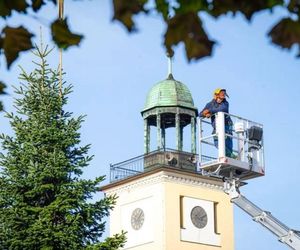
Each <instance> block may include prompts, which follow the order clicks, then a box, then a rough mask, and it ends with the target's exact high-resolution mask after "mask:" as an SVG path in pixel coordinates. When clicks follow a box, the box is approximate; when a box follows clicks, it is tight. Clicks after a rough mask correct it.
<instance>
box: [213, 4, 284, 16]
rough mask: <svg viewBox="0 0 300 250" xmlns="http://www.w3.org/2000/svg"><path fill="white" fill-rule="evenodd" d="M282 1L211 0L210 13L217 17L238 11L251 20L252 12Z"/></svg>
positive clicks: (269, 7)
mask: <svg viewBox="0 0 300 250" xmlns="http://www.w3.org/2000/svg"><path fill="white" fill-rule="evenodd" d="M283 3H284V1H283V0H266V1H262V0H251V1H249V0H222V1H220V0H213V1H212V4H211V6H212V9H211V11H210V13H211V14H212V15H213V16H215V17H218V16H220V15H222V14H226V13H228V12H231V13H233V14H236V13H237V12H240V13H242V14H243V15H244V16H245V17H246V18H247V19H248V20H251V18H252V16H253V14H255V13H257V12H259V11H261V10H265V9H271V8H272V7H274V6H276V5H282V4H283Z"/></svg>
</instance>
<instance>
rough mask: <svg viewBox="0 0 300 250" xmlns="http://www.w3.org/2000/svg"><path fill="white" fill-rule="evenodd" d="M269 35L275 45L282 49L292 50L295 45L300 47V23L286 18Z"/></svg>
mask: <svg viewBox="0 0 300 250" xmlns="http://www.w3.org/2000/svg"><path fill="white" fill-rule="evenodd" d="M268 35H269V36H270V37H271V39H272V42H273V43H275V44H277V45H279V46H280V47H282V48H287V49H290V48H291V47H292V46H293V45H294V44H298V45H299V46H300V22H299V21H294V20H292V19H290V18H284V19H282V20H281V21H279V23H277V24H276V25H275V26H274V27H273V28H272V30H271V31H270V32H269V34H268ZM298 56H300V52H299V54H298Z"/></svg>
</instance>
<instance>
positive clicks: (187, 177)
mask: <svg viewBox="0 0 300 250" xmlns="http://www.w3.org/2000/svg"><path fill="white" fill-rule="evenodd" d="M160 182H170V183H177V184H185V185H190V186H200V187H204V188H208V189H214V190H220V191H223V183H222V182H221V181H220V180H211V179H208V178H207V177H204V176H202V175H200V174H199V175H197V174H189V173H186V172H182V173H178V172H174V171H168V170H161V171H159V172H155V173H153V174H150V175H147V176H141V177H140V178H138V179H134V180H132V181H129V182H126V183H120V185H117V184H115V185H114V186H113V187H111V188H109V189H106V190H105V193H106V195H112V194H118V193H121V192H124V191H130V190H132V189H136V188H139V187H141V186H149V185H154V184H157V183H160Z"/></svg>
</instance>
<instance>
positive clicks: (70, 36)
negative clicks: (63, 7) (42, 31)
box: [51, 18, 83, 49]
mask: <svg viewBox="0 0 300 250" xmlns="http://www.w3.org/2000/svg"><path fill="white" fill-rule="evenodd" d="M51 31H52V38H53V41H54V42H55V43H56V44H57V46H58V47H59V48H62V49H67V48H69V47H70V46H73V45H78V44H79V43H80V41H81V39H82V38H83V36H82V35H78V34H74V33H72V32H71V31H70V29H69V26H68V24H67V19H66V18H65V19H64V20H60V19H57V20H55V21H54V22H53V23H52V24H51Z"/></svg>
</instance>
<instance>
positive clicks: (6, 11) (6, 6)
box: [0, 0, 28, 18]
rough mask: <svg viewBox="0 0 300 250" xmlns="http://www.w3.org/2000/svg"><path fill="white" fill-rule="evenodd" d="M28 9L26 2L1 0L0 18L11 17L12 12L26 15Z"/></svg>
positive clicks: (24, 0)
mask: <svg viewBox="0 0 300 250" xmlns="http://www.w3.org/2000/svg"><path fill="white" fill-rule="evenodd" d="M27 7H28V5H27V3H26V0H1V1H0V16H2V17H4V18H5V17H7V16H10V15H11V13H12V11H13V10H15V11H17V12H23V13H26V8H27Z"/></svg>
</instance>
